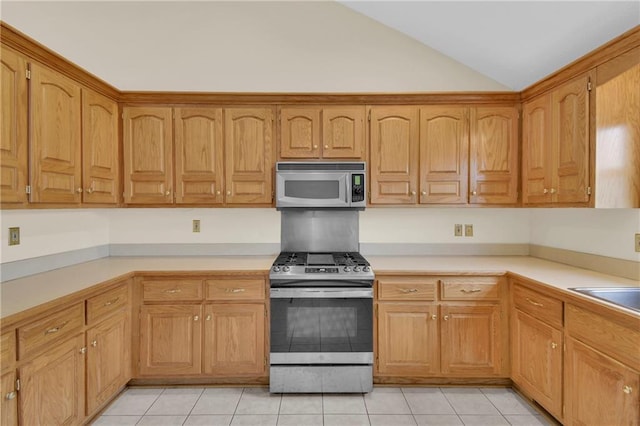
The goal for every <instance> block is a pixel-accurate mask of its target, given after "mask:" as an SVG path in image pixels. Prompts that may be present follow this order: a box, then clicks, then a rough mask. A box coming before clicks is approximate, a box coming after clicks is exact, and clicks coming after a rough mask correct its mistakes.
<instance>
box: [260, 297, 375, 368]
mask: <svg viewBox="0 0 640 426" xmlns="http://www.w3.org/2000/svg"><path fill="white" fill-rule="evenodd" d="M270 360H271V365H283V364H297V365H301V364H304V365H307V364H350V365H357V364H367V365H371V364H373V289H372V288H336V287H303V288H272V289H271V354H270Z"/></svg>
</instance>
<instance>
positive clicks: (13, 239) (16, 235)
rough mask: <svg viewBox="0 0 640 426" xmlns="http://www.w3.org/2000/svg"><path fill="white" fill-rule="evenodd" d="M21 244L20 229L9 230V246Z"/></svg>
mask: <svg viewBox="0 0 640 426" xmlns="http://www.w3.org/2000/svg"><path fill="white" fill-rule="evenodd" d="M18 244H20V227H15V228H9V245H10V246H17V245H18Z"/></svg>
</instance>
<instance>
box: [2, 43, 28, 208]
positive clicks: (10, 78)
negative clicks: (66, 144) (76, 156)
mask: <svg viewBox="0 0 640 426" xmlns="http://www.w3.org/2000/svg"><path fill="white" fill-rule="evenodd" d="M0 64H1V65H2V74H0V84H1V85H2V86H1V87H2V89H1V90H2V92H0V97H1V98H2V110H1V112H0V118H1V121H0V149H1V154H2V155H0V200H1V202H2V204H5V203H7V204H9V203H11V204H14V203H15V204H24V203H26V202H27V201H28V197H27V191H26V186H27V173H28V161H29V160H28V151H27V148H28V145H29V141H28V139H27V116H28V113H29V109H28V108H29V106H28V102H29V99H28V97H27V87H28V83H27V74H26V72H27V59H26V58H25V57H24V56H22V55H20V54H18V53H16V52H14V51H13V50H11V49H7V48H6V47H4V46H2V50H1V57H0Z"/></svg>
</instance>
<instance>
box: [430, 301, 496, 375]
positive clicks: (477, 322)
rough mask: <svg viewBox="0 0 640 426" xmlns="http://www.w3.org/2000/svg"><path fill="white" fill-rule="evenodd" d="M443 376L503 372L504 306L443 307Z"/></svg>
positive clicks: (441, 309)
mask: <svg viewBox="0 0 640 426" xmlns="http://www.w3.org/2000/svg"><path fill="white" fill-rule="evenodd" d="M440 311H441V318H442V320H441V322H440V324H441V349H442V353H441V356H442V363H441V368H442V373H443V374H451V375H463V376H469V377H474V376H495V375H500V374H501V373H502V362H503V360H502V353H503V344H502V340H503V339H502V337H503V336H502V324H501V322H500V306H498V305H483V306H451V305H442V306H441V307H440Z"/></svg>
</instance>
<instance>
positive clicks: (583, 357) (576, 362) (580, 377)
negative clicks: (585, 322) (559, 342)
mask: <svg viewBox="0 0 640 426" xmlns="http://www.w3.org/2000/svg"><path fill="white" fill-rule="evenodd" d="M565 356H566V362H565V375H564V378H565V385H564V392H565V424H568V425H638V424H640V398H638V390H639V386H640V375H639V374H638V372H636V371H633V370H631V369H630V368H628V367H626V366H625V365H624V364H621V363H619V362H618V361H615V360H614V359H612V358H609V357H608V356H606V355H604V354H602V353H601V352H598V351H596V350H594V349H592V348H591V347H589V346H587V345H585V344H583V343H582V342H580V341H578V340H576V339H573V338H571V337H569V338H568V339H567V349H566V355H565Z"/></svg>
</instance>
